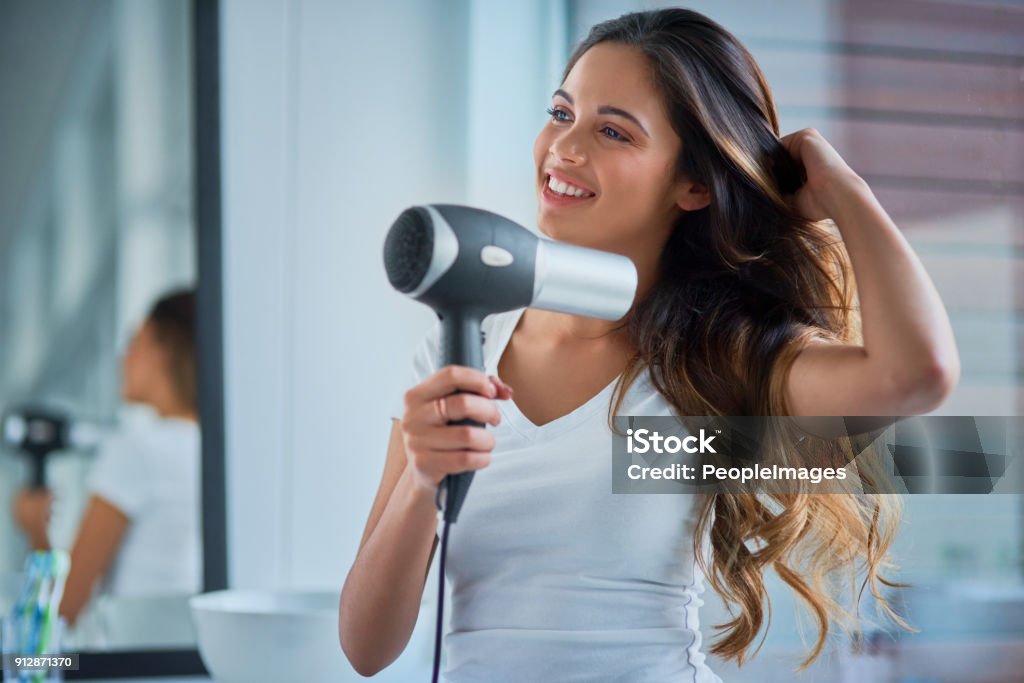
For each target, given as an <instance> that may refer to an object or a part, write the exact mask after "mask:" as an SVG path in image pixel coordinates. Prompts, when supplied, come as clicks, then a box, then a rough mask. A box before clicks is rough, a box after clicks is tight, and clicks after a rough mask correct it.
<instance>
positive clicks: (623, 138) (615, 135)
mask: <svg viewBox="0 0 1024 683" xmlns="http://www.w3.org/2000/svg"><path fill="white" fill-rule="evenodd" d="M601 130H602V131H605V130H606V131H609V132H610V133H611V135H609V136H608V137H609V138H611V139H612V140H619V141H620V142H629V138H627V137H626V136H625V135H623V134H622V133H620V132H619V131H617V130H615V129H614V128H612V127H611V126H605V127H604V128H602V129H601Z"/></svg>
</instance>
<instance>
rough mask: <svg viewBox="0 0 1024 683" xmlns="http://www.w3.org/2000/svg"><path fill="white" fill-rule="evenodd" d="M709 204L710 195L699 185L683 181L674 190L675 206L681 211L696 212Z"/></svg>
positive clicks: (706, 189) (704, 187) (705, 188)
mask: <svg viewBox="0 0 1024 683" xmlns="http://www.w3.org/2000/svg"><path fill="white" fill-rule="evenodd" d="M710 203H711V193H710V192H709V191H708V188H707V187H706V186H704V185H701V184H700V183H694V182H690V181H689V180H683V181H681V182H680V183H679V185H678V187H677V189H676V206H678V207H679V208H680V209H682V210H683V211H698V210H700V209H703V208H704V207H705V206H707V205H708V204H710Z"/></svg>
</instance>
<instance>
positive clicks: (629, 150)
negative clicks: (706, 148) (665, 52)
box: [533, 42, 708, 253]
mask: <svg viewBox="0 0 1024 683" xmlns="http://www.w3.org/2000/svg"><path fill="white" fill-rule="evenodd" d="M681 144H682V143H681V141H680V139H679V136H678V135H676V133H675V131H674V130H673V128H672V124H671V122H670V121H669V119H668V115H667V114H666V112H665V111H664V105H663V103H662V98H661V95H660V94H659V92H658V90H657V89H656V87H655V85H654V83H653V81H652V79H651V75H650V68H649V65H648V62H647V58H646V57H645V56H644V54H643V53H642V52H640V51H639V50H638V49H636V48H634V47H630V46H627V45H622V44H619V43H610V42H605V43H599V44H597V45H595V46H594V47H592V48H590V49H589V50H587V51H586V52H585V53H584V54H583V56H582V57H580V59H579V60H578V61H577V62H576V64H575V65H573V68H572V70H571V71H570V72H569V75H568V77H567V78H566V79H565V82H564V83H562V85H561V87H560V88H559V89H558V90H557V91H555V94H554V95H553V96H552V100H551V118H550V120H549V121H548V122H547V123H546V124H545V126H544V128H543V129H542V130H541V131H540V134H539V135H538V136H537V140H536V142H535V143H534V147H533V155H534V162H535V165H536V171H537V197H538V210H537V224H538V226H539V227H540V230H541V232H543V233H544V234H545V235H547V236H548V237H551V238H553V239H556V240H561V241H565V242H571V243H573V244H578V245H581V246H588V247H594V248H597V249H604V250H606V251H615V252H617V253H629V252H630V251H632V250H633V248H635V247H636V246H637V245H638V244H639V243H644V242H648V241H649V240H658V241H659V242H660V243H663V242H664V240H665V239H667V237H668V234H669V233H670V232H671V229H672V226H673V225H674V224H675V220H676V218H677V217H678V216H679V213H680V211H681V210H694V209H698V208H702V207H703V206H706V205H707V203H708V200H707V194H706V192H704V191H703V188H701V187H699V186H694V185H693V184H692V183H690V182H688V181H686V180H685V179H683V180H676V179H675V174H674V169H675V164H676V158H677V157H678V155H679V152H680V148H681ZM562 183H565V185H564V186H563V185H562ZM551 185H554V186H555V187H554V189H552V187H551ZM559 191H560V192H561V193H562V194H560V193H559ZM567 195H568V196H567Z"/></svg>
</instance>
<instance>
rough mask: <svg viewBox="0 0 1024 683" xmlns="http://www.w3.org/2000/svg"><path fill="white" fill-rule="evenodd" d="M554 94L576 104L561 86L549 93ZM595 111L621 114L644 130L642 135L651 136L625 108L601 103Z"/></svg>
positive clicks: (615, 114)
mask: <svg viewBox="0 0 1024 683" xmlns="http://www.w3.org/2000/svg"><path fill="white" fill-rule="evenodd" d="M555 95H560V96H561V97H564V98H565V99H566V100H568V101H569V104H572V105H575V104H576V103H575V102H573V99H572V95H570V94H569V93H567V92H565V91H564V90H562V89H561V88H559V89H558V90H555V92H554V93H552V94H551V96H552V97H554V96H555ZM597 113H598V114H612V115H613V116H621V117H622V118H624V119H628V120H630V121H632V122H633V123H635V124H636V125H637V127H638V128H639V129H640V130H642V131H643V132H644V135H646V136H647V137H651V134H650V133H648V132H647V129H646V128H644V124H642V123H640V119H638V118H637V117H635V116H633V115H632V114H630V113H629V112H628V111H626V110H625V109H619V108H618V107H613V106H611V105H610V104H602V105H601V106H600V107H598V108H597Z"/></svg>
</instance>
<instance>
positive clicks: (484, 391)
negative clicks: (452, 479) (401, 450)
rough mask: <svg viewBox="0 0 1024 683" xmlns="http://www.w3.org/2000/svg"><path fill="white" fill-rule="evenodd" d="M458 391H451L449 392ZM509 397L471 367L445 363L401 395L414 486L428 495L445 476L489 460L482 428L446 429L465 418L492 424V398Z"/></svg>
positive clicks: (495, 419) (489, 438)
mask: <svg viewBox="0 0 1024 683" xmlns="http://www.w3.org/2000/svg"><path fill="white" fill-rule="evenodd" d="M457 389H459V390H461V393H457V394H455V393H453V392H454V391H455V390H457ZM510 398H512V387H510V386H508V385H507V384H505V383H504V382H502V381H501V380H500V379H498V378H497V377H495V376H494V375H489V376H488V375H485V374H484V373H483V372H481V371H480V370H477V369H475V368H470V367H465V366H461V365H448V366H446V367H443V368H441V369H440V370H438V371H437V372H436V373H434V374H433V375H431V376H430V377H428V378H427V379H425V380H423V381H422V382H421V383H420V384H417V385H416V386H414V387H413V388H412V389H410V390H409V391H407V392H405V414H404V415H403V416H402V420H401V426H402V441H403V444H404V445H405V454H406V457H407V458H408V463H409V467H410V469H411V470H412V473H413V479H414V480H415V482H416V484H417V485H418V486H420V487H422V488H424V489H426V490H429V491H431V492H433V491H435V490H436V489H437V486H438V485H439V484H440V483H441V481H442V480H443V479H444V478H445V476H446V475H449V474H457V473H459V472H466V471H468V470H479V469H482V468H484V467H487V465H488V464H490V462H491V450H492V449H493V448H494V436H493V435H492V434H491V433H489V432H488V431H487V430H486V429H485V428H483V427H476V426H473V425H449V424H448V422H449V420H463V419H466V418H469V419H471V420H475V421H476V422H480V423H482V424H492V425H497V424H498V423H500V422H501V415H500V413H499V412H498V406H497V405H496V404H495V402H494V399H500V400H507V399H510Z"/></svg>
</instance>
